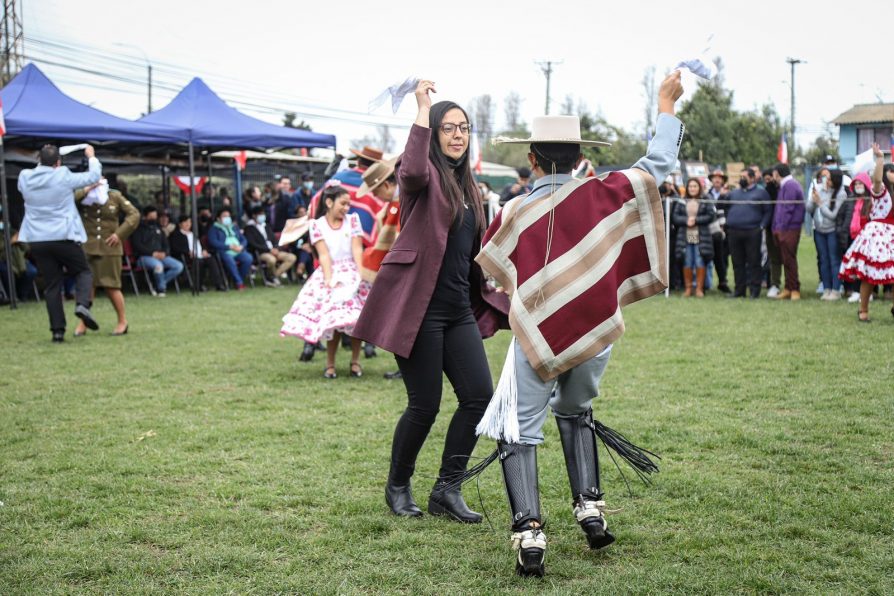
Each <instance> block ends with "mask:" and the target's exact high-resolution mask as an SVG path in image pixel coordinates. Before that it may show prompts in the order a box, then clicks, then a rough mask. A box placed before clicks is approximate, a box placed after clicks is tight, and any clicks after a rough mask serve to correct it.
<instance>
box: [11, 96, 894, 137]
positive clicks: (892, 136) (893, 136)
mask: <svg viewBox="0 0 894 596" xmlns="http://www.w3.org/2000/svg"><path fill="white" fill-rule="evenodd" d="M5 134H6V120H4V119H3V100H0V137H2V136H3V135H5ZM891 139H894V136H892V137H891Z"/></svg>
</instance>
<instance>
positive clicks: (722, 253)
mask: <svg viewBox="0 0 894 596" xmlns="http://www.w3.org/2000/svg"><path fill="white" fill-rule="evenodd" d="M728 238H729V236H727V237H726V238H724V237H723V234H714V235H713V236H712V238H711V239H712V241H713V243H714V269H715V270H716V271H717V285H718V286H720V285H727V284H726V280H727V277H726V271H727V265H728V263H729V261H728V257H729V253H730V247H729V244H728V242H727V240H728Z"/></svg>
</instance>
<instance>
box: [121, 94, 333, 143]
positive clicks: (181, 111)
mask: <svg viewBox="0 0 894 596" xmlns="http://www.w3.org/2000/svg"><path fill="white" fill-rule="evenodd" d="M137 122H139V123H144V124H157V125H164V126H167V127H171V128H173V129H176V131H177V134H178V135H179V136H180V138H181V139H182V141H183V142H189V143H192V145H193V147H203V148H207V149H211V148H226V149H232V148H238V149H274V148H282V147H288V148H298V147H334V146H335V136H334V135H329V134H321V133H316V132H310V131H306V130H300V129H297V128H287V127H285V126H278V125H276V124H270V123H268V122H264V121H263V120H258V119H257V118H252V117H251V116H247V115H245V114H243V113H242V112H240V111H239V110H237V109H235V108H231V107H230V106H228V105H227V104H226V102H224V100H222V99H221V98H220V97H219V96H218V95H217V94H216V93H215V92H214V91H212V90H211V89H210V88H209V87H208V85H206V84H205V82H204V81H202V79H200V78H198V77H196V78H194V79H193V80H192V81H190V83H189V84H188V85H187V86H186V87H184V88H183V89H182V90H181V91H180V93H178V94H177V97H175V98H174V99H172V100H171V103H169V104H168V105H166V106H165V107H163V108H162V109H160V110H157V111H155V112H152V113H151V114H147V115H146V116H143V117H142V118H140V119H139V120H137Z"/></svg>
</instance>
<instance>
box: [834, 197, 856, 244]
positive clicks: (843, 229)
mask: <svg viewBox="0 0 894 596" xmlns="http://www.w3.org/2000/svg"><path fill="white" fill-rule="evenodd" d="M855 203H856V201H853V200H848V201H844V202H842V203H841V208H840V209H839V210H838V215H836V216H835V235H836V237H837V238H838V248H839V250H841V252H842V254H843V253H844V251H845V250H847V248H848V247H849V246H850V245H851V242H852V240H851V219H853V217H854V204H855Z"/></svg>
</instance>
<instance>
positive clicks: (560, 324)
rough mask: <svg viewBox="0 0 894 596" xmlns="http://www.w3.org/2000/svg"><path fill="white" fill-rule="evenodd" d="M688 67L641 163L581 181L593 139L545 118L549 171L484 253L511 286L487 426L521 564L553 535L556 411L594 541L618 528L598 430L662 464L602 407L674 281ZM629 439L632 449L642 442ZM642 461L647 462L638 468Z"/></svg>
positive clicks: (672, 88)
mask: <svg viewBox="0 0 894 596" xmlns="http://www.w3.org/2000/svg"><path fill="white" fill-rule="evenodd" d="M682 92H683V89H682V86H681V85H680V73H679V71H675V72H674V73H672V74H671V75H669V76H668V77H667V78H666V79H665V80H664V82H663V83H662V85H661V88H660V90H659V92H658V106H659V116H658V123H657V130H656V134H655V137H654V138H653V139H652V141H651V143H650V144H649V149H648V153H647V155H646V156H645V157H643V158H642V159H640V160H639V161H638V162H637V163H636V164H635V165H634V166H633V168H631V169H629V170H624V171H621V172H612V173H610V174H608V175H607V176H604V177H597V178H586V179H583V180H575V179H574V178H572V176H571V172H572V171H573V170H574V168H575V167H576V166H577V164H578V163H579V162H580V160H581V159H582V156H581V154H580V147H581V146H582V145H585V146H591V145H605V143H601V142H598V141H585V140H581V138H580V125H579V121H578V118H577V117H574V116H544V117H540V118H535V119H534V122H533V126H532V130H533V132H532V135H531V137H530V138H528V139H506V138H498V139H496V140H495V142H497V143H499V142H504V143H524V144H530V148H531V152H530V153H529V154H528V160H529V162H530V164H531V168H532V170H533V171H534V173H535V174H537V177H538V181H537V183H536V184H535V185H534V187H533V190H532V191H531V193H530V194H527V195H523V196H520V197H517V198H515V199H513V200H512V201H510V202H509V203H507V204H506V207H504V209H503V211H501V213H500V215H499V216H498V217H497V218H496V219H495V220H494V222H493V223H492V224H491V226H490V228H489V229H488V231H487V234H486V235H485V237H484V246H483V248H482V249H481V252H480V254H479V255H478V257H477V258H476V260H477V262H478V263H479V264H480V265H481V267H482V269H483V270H484V271H485V272H487V273H488V274H489V275H491V276H492V277H493V278H495V279H496V281H497V282H498V283H499V285H500V286H502V288H503V289H504V290H505V291H506V292H508V293H509V294H511V307H510V313H509V320H510V325H511V327H512V330H513V334H514V336H515V338H514V339H513V341H512V343H511V344H510V348H509V354H508V356H507V359H506V365H505V366H504V370H503V374H502V376H501V378H500V383H499V385H498V387H497V389H496V391H495V394H494V398H493V400H492V401H491V403H490V406H489V407H488V410H487V412H486V413H485V415H484V418H483V419H482V421H481V423H480V424H479V426H478V432H479V434H486V435H488V436H490V437H492V438H495V439H497V441H498V448H497V455H496V456H497V457H498V458H499V459H500V463H501V466H502V468H503V478H504V481H505V483H506V492H507V495H508V498H509V506H510V510H511V513H512V531H513V535H512V541H513V547H514V548H515V549H516V550H517V551H518V553H517V558H516V572H517V573H518V574H520V575H523V576H529V575H535V576H542V575H543V572H544V564H543V563H544V557H545V553H546V536H545V535H544V533H543V530H542V519H541V515H540V496H539V491H538V486H537V455H536V454H537V445H538V444H540V443H541V442H542V441H543V432H542V427H543V424H544V422H545V420H546V415H547V407H548V406H549V407H550V408H551V409H552V410H553V414H554V415H555V417H556V422H557V423H558V426H559V434H560V436H561V440H562V448H563V451H564V454H565V462H566V464H567V468H568V477H569V480H570V483H571V490H572V495H573V511H574V515H575V517H576V519H577V521H578V523H579V524H580V526H581V528H582V529H583V531H584V533H585V534H586V537H587V541H588V543H589V545H590V547H591V548H594V549H597V548H602V547H604V546H608V545H609V544H611V543H612V542H613V541H614V536H612V534H611V533H610V532H609V531H608V525H607V523H606V521H605V501H604V500H603V492H602V490H601V487H600V482H599V465H598V460H597V451H596V441H597V436H598V437H599V438H600V439H602V440H603V441H605V442H607V443H608V444H609V445H612V446H614V447H619V452H624V451H626V453H621V455H622V456H624V457H625V458H626V459H628V460H630V461H632V463H633V464H634V466H635V468H637V470H638V473H643V472H649V471H654V470H655V469H657V468H655V466H654V464H653V463H652V462H651V460H649V459H648V458H646V457H645V456H644V454H643V453H642V452H641V451H639V450H638V449H636V448H635V446H633V445H631V444H629V443H627V442H626V441H625V440H624V439H623V437H621V436H620V435H617V434H616V433H614V432H613V431H611V429H608V428H606V427H604V426H602V425H601V424H599V422H594V420H593V416H592V410H591V404H592V401H593V398H594V397H595V396H596V395H598V388H599V381H600V379H601V378H602V374H603V372H604V371H605V366H606V364H608V359H609V356H610V355H611V347H612V346H611V344H612V342H613V341H615V340H616V339H617V338H619V337H620V336H621V335H622V334H623V332H624V322H623V319H622V317H621V311H620V307H621V306H623V305H626V304H629V303H631V302H633V301H636V300H640V299H642V298H646V297H648V296H652V295H654V294H656V293H658V292H660V291H662V290H663V289H664V288H665V287H666V285H667V269H666V265H665V263H666V261H665V251H666V247H665V239H664V220H663V216H662V209H661V202H660V199H659V195H658V189H657V185H656V182H655V181H656V180H664V179H665V177H666V176H667V175H668V173H669V172H670V171H671V170H672V169H673V167H674V165H675V162H676V159H677V152H678V151H679V148H680V143H681V141H682V137H683V125H682V123H681V122H680V121H679V120H678V119H677V118H676V117H674V103H675V101H676V100H677V99H678V98H679V97H680V95H681V94H682ZM628 448H629V449H628ZM637 463H638V464H639V465H637Z"/></svg>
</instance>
